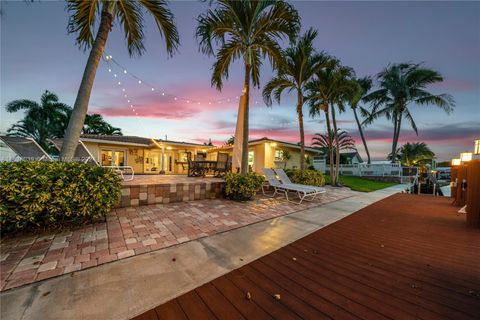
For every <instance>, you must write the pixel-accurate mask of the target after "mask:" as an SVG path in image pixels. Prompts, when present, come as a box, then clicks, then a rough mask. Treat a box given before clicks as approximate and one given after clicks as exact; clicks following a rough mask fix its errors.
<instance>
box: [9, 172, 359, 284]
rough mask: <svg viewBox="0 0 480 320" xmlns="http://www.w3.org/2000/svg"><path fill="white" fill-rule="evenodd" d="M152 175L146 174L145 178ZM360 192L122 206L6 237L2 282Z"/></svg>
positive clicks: (46, 275)
mask: <svg viewBox="0 0 480 320" xmlns="http://www.w3.org/2000/svg"><path fill="white" fill-rule="evenodd" d="M149 178H150V177H145V178H144V179H145V182H146V181H147V180H148V179H149ZM167 178H168V177H165V179H167ZM175 178H177V177H175ZM207 179H210V178H207ZM195 180H197V179H196V178H195ZM147 188H148V187H147ZM355 194H357V193H356V192H353V191H350V190H349V189H346V188H329V187H327V193H326V194H323V195H322V196H320V197H318V198H317V199H316V200H315V201H313V202H304V203H302V204H301V205H296V204H292V203H289V202H287V201H286V200H285V199H272V198H267V197H263V196H260V195H259V196H257V197H256V198H255V200H254V201H251V202H245V203H242V202H234V201H230V200H225V199H213V200H200V201H189V202H177V203H169V204H155V205H148V206H139V207H130V208H117V209H115V210H114V211H112V212H111V213H110V215H109V216H108V217H107V221H106V222H104V223H96V224H92V225H87V226H85V227H83V228H78V229H72V230H62V231H59V232H49V233H43V234H36V235H24V236H15V237H11V236H10V237H5V238H3V239H2V241H1V244H0V245H1V257H0V267H1V277H0V286H1V287H0V288H1V291H3V290H7V289H10V288H15V287H19V286H22V285H25V284H28V283H32V282H35V281H40V280H43V279H47V278H51V277H55V276H59V275H62V274H66V273H70V272H74V271H78V270H83V269H87V268H90V267H95V266H97V265H101V264H105V263H108V262H112V261H116V260H119V259H124V258H127V257H131V256H134V255H139V254H142V253H146V252H151V251H154V250H158V249H162V248H166V247H169V246H173V245H176V244H179V243H183V242H187V241H191V240H194V239H199V238H202V237H207V236H211V235H214V234H218V233H221V232H224V231H228V230H232V229H235V228H239V227H243V226H246V225H250V224H253V223H257V222H260V221H263V220H267V219H271V218H274V217H279V216H283V215H288V214H291V213H294V212H298V211H301V210H305V209H308V208H312V207H316V206H321V205H323V204H326V203H329V202H333V201H337V200H340V199H344V198H347V197H351V196H353V195H355Z"/></svg>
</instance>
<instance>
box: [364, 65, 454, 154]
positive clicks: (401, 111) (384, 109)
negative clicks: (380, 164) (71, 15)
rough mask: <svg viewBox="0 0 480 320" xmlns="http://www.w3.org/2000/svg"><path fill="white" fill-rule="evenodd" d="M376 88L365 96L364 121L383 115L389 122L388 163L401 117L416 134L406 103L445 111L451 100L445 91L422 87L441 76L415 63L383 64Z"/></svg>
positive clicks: (452, 103)
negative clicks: (367, 107)
mask: <svg viewBox="0 0 480 320" xmlns="http://www.w3.org/2000/svg"><path fill="white" fill-rule="evenodd" d="M377 79H378V81H379V88H378V89H377V90H375V91H373V92H371V93H369V94H368V95H367V96H366V97H365V99H364V100H365V101H369V102H372V103H373V107H372V110H371V112H370V116H369V117H368V119H367V120H366V123H371V122H373V121H374V120H375V119H377V118H379V117H381V116H385V117H386V118H387V119H388V120H391V121H392V122H393V139H392V152H391V154H392V157H391V159H392V162H395V159H396V158H397V157H396V153H397V144H398V139H399V137H400V131H401V126H402V119H403V118H405V120H407V121H408V122H409V123H410V126H411V127H412V129H413V130H414V131H415V133H416V134H417V135H418V129H417V125H416V124H415V121H414V119H413V116H412V114H411V112H410V109H409V108H408V107H409V106H410V105H412V104H413V105H420V106H423V105H434V106H436V107H439V108H440V109H442V110H444V111H445V112H446V113H447V114H448V113H450V112H452V111H453V108H454V107H455V101H454V99H453V97H452V96H451V95H449V94H445V93H444V94H438V95H435V94H432V93H430V92H428V91H426V89H425V88H426V87H427V86H428V85H429V84H432V83H438V82H442V81H443V77H442V75H441V74H440V73H439V72H437V71H435V70H432V69H428V68H425V67H423V66H422V64H417V63H399V64H391V65H389V66H387V67H386V68H385V69H384V70H383V71H381V72H380V73H379V74H378V75H377Z"/></svg>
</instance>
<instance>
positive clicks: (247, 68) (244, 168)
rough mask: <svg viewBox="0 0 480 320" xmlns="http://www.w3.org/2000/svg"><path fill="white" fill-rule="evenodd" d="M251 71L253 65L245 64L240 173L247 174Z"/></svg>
mask: <svg viewBox="0 0 480 320" xmlns="http://www.w3.org/2000/svg"><path fill="white" fill-rule="evenodd" d="M250 72H251V66H250V65H249V64H245V82H244V85H243V94H244V96H245V108H244V114H243V142H242V162H241V166H240V173H241V174H242V175H246V174H247V173H248V114H249V110H248V109H249V102H250Z"/></svg>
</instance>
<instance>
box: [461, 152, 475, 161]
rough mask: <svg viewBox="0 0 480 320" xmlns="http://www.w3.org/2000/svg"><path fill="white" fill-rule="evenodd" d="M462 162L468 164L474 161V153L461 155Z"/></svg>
mask: <svg viewBox="0 0 480 320" xmlns="http://www.w3.org/2000/svg"><path fill="white" fill-rule="evenodd" d="M460 160H461V161H462V163H465V162H468V161H470V160H472V153H471V152H466V151H465V152H462V153H460Z"/></svg>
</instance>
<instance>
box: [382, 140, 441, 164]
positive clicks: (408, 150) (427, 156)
mask: <svg viewBox="0 0 480 320" xmlns="http://www.w3.org/2000/svg"><path fill="white" fill-rule="evenodd" d="M434 157H435V153H433V151H432V150H430V148H429V147H428V146H427V144H426V143H424V142H413V143H410V142H407V143H406V144H404V145H403V146H401V147H400V148H398V150H397V152H395V159H394V158H393V154H389V155H388V158H387V159H388V160H392V162H395V161H400V162H401V163H402V165H404V166H407V167H410V166H417V165H419V164H421V163H422V162H424V161H426V160H432V159H433V158H434Z"/></svg>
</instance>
